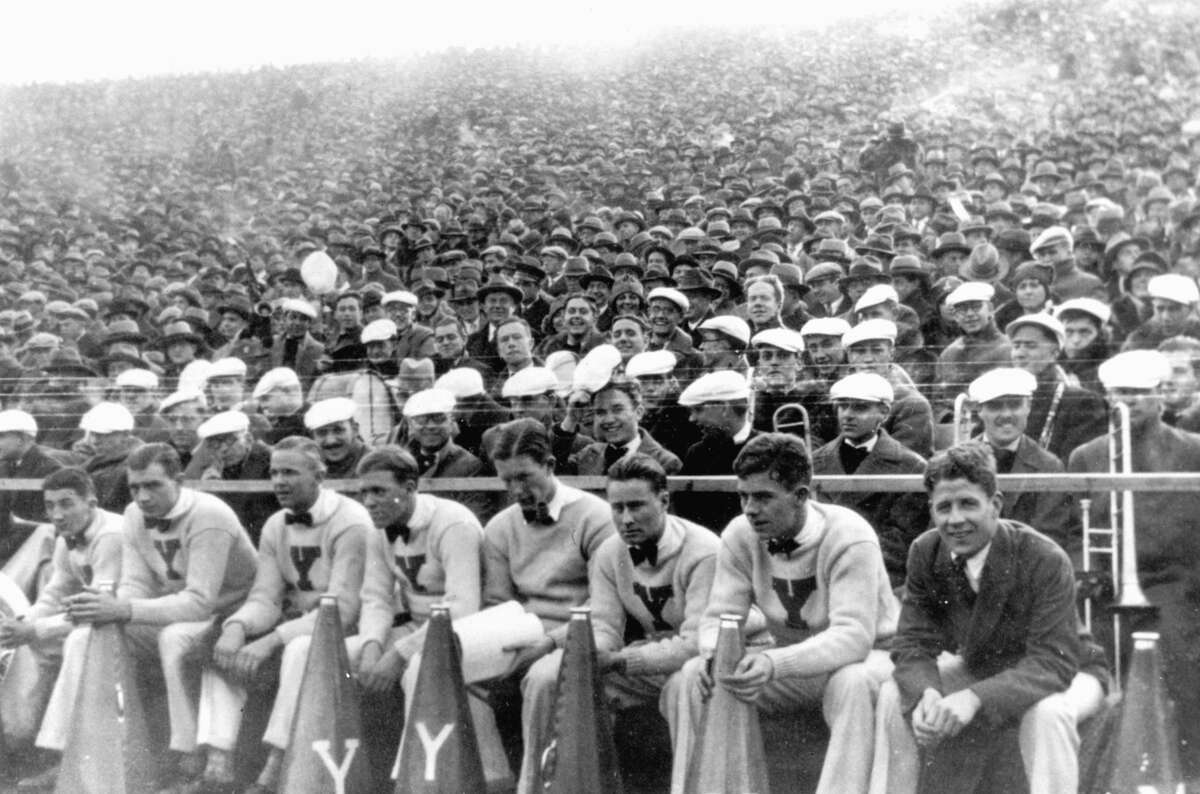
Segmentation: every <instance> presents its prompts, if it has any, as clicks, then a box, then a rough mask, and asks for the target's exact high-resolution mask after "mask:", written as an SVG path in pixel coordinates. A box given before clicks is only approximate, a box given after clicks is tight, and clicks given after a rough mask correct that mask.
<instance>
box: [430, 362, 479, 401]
mask: <svg viewBox="0 0 1200 794" xmlns="http://www.w3.org/2000/svg"><path fill="white" fill-rule="evenodd" d="M433 387H434V388H435V389H445V390H446V391H448V392H450V393H451V394H453V395H454V397H455V398H456V399H459V400H461V399H462V398H463V397H474V396H475V395H476V394H483V375H481V374H480V373H479V370H477V369H475V368H474V367H458V368H456V369H452V370H450V371H449V372H447V373H446V374H445V375H443V376H442V377H440V378H438V379H437V380H436V381H434V382H433Z"/></svg>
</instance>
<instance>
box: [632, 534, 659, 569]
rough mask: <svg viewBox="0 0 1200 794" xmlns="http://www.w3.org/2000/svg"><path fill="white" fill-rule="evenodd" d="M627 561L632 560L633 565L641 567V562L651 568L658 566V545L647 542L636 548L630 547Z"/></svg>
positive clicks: (650, 541)
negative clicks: (646, 563)
mask: <svg viewBox="0 0 1200 794" xmlns="http://www.w3.org/2000/svg"><path fill="white" fill-rule="evenodd" d="M629 559H631V560H633V564H634V565H641V564H642V563H643V562H648V563H650V565H652V566H653V565H658V543H657V542H655V541H653V540H647V541H646V542H644V543H639V544H637V545H636V546H630V547H629Z"/></svg>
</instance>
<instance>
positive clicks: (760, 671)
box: [718, 653, 775, 703]
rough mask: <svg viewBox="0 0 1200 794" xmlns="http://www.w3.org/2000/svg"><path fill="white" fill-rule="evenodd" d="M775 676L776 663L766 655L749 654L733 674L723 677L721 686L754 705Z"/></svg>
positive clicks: (739, 663) (743, 658) (720, 680)
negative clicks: (760, 693)
mask: <svg viewBox="0 0 1200 794" xmlns="http://www.w3.org/2000/svg"><path fill="white" fill-rule="evenodd" d="M774 675H775V663H774V662H772V661H771V657H770V656H767V655H766V654H765V653H748V654H746V655H745V656H743V657H742V660H741V661H740V662H738V664H737V667H735V668H734V670H733V672H732V673H730V674H728V675H724V676H721V678H720V679H718V680H719V682H720V684H721V686H723V687H725V688H726V689H728V690H729V691H730V692H732V693H733V696H734V697H736V698H737V699H738V700H741V701H743V702H746V703H753V702H754V699H755V698H757V697H758V693H759V692H761V691H762V688H763V687H764V686H766V684H767V682H768V681H770V680H771V678H772V677H773V676H774Z"/></svg>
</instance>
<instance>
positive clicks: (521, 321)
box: [496, 315, 533, 339]
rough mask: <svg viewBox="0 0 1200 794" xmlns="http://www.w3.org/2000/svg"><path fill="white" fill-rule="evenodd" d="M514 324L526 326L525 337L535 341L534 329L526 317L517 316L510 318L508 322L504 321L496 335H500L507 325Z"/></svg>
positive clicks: (497, 329)
mask: <svg viewBox="0 0 1200 794" xmlns="http://www.w3.org/2000/svg"><path fill="white" fill-rule="evenodd" d="M513 323H517V324H518V325H521V326H524V328H525V335H526V336H528V337H529V338H530V339H533V328H532V327H531V326H530V325H529V321H528V320H526V319H525V318H524V317H517V316H515V315H514V316H512V317H509V318H508V319H506V320H502V321H501V322H500V324H499V325H497V326H496V333H497V334H499V333H500V329H501V328H503V327H504V326H506V325H512V324H513Z"/></svg>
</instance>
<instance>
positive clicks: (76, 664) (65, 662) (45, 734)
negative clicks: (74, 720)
mask: <svg viewBox="0 0 1200 794" xmlns="http://www.w3.org/2000/svg"><path fill="white" fill-rule="evenodd" d="M91 636H92V627H91V626H80V627H78V628H75V629H72V630H71V633H70V634H68V635H67V638H66V639H65V640H64V641H63V657H62V667H61V668H59V671H58V678H57V679H55V681H54V689H53V690H51V692H50V701H49V702H48V703H47V704H46V715H45V716H44V717H43V718H42V727H41V730H39V731H38V736H37V746H38V747H44V748H45V749H47V750H59V751H61V750H62V749H63V748H64V747H66V745H67V727H68V726H69V725H70V724H71V713H72V712H73V711H74V710H75V701H76V700H77V699H78V695H79V683H80V680H81V679H82V677H83V663H84V657H85V655H86V653H87V644H88V639H89V638H90V637H91Z"/></svg>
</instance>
